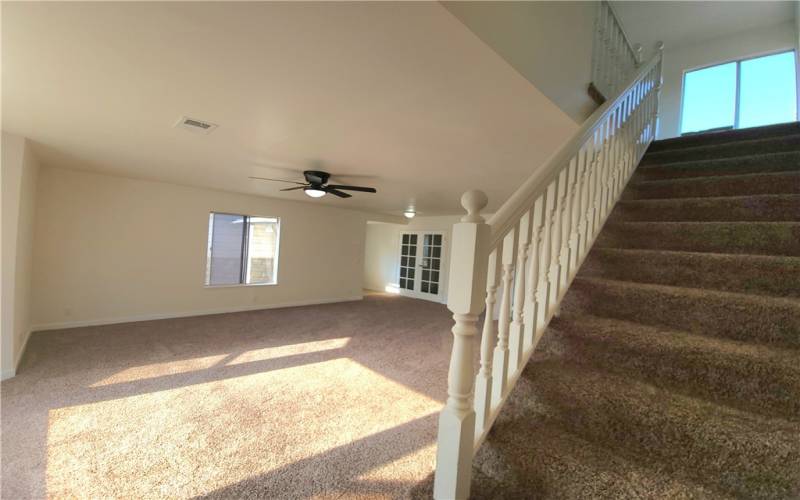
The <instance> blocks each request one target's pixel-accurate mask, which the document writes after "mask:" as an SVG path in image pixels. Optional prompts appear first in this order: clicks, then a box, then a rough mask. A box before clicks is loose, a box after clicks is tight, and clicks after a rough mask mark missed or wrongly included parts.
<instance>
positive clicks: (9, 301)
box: [0, 132, 39, 379]
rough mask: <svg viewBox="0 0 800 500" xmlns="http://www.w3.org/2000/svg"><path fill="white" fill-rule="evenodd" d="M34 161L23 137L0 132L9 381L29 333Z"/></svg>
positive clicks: (0, 356)
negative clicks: (0, 136)
mask: <svg viewBox="0 0 800 500" xmlns="http://www.w3.org/2000/svg"><path fill="white" fill-rule="evenodd" d="M38 175H39V163H38V161H37V159H36V157H35V156H34V154H33V152H32V150H31V147H30V145H29V143H28V141H26V140H25V138H24V137H20V136H18V135H14V134H10V133H7V132H3V133H2V169H1V173H0V184H2V197H1V199H2V202H1V204H2V258H1V260H2V269H1V270H0V273H1V276H2V280H1V281H2V289H0V318H1V319H0V360H1V361H0V363H1V364H2V367H1V368H0V372H2V378H3V379H6V378H8V377H11V376H13V375H14V374H15V372H16V367H17V364H18V363H19V360H20V357H21V356H22V353H23V351H24V348H25V344H26V342H27V341H28V336H29V335H30V331H31V280H32V269H33V239H34V224H35V213H36V188H37V179H38Z"/></svg>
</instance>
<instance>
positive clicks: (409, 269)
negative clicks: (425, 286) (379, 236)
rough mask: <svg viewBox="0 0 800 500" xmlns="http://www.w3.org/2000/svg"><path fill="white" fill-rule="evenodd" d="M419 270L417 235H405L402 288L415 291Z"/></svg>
mask: <svg viewBox="0 0 800 500" xmlns="http://www.w3.org/2000/svg"><path fill="white" fill-rule="evenodd" d="M416 268H417V235H416V234H404V235H403V237H402V242H401V246H400V288H402V289H404V290H413V289H414V280H415V279H416V276H415V274H416Z"/></svg>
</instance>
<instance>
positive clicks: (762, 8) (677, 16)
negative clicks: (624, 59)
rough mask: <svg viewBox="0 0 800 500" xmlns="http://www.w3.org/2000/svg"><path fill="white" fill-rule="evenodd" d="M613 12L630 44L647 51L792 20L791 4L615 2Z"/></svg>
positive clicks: (793, 12) (793, 8)
mask: <svg viewBox="0 0 800 500" xmlns="http://www.w3.org/2000/svg"><path fill="white" fill-rule="evenodd" d="M612 5H613V6H614V10H615V11H616V12H617V15H618V16H619V18H620V21H621V22H622V25H623V26H624V28H625V31H626V34H627V35H628V37H629V38H630V40H631V41H632V43H641V44H642V46H643V47H644V48H645V49H646V50H648V51H649V50H650V49H651V48H652V47H654V46H655V44H656V42H658V41H663V42H664V45H665V47H666V48H667V49H674V48H678V47H683V46H686V45H693V44H696V43H699V42H703V41H706V40H711V39H713V38H718V37H721V36H725V35H730V34H733V33H737V32H739V31H745V30H749V29H754V28H759V27H763V26H772V25H775V24H779V23H781V22H784V21H791V20H792V19H794V16H795V2H794V1H779V2H775V1H768V0H762V1H756V2H736V1H734V2H729V1H692V2H647V1H636V2H628V1H615V2H612Z"/></svg>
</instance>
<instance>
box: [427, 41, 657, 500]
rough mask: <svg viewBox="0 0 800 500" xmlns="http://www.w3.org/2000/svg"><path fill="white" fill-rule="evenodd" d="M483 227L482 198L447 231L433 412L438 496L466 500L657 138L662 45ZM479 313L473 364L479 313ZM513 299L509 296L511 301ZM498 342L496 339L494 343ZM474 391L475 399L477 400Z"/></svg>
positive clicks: (468, 198)
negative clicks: (446, 321)
mask: <svg viewBox="0 0 800 500" xmlns="http://www.w3.org/2000/svg"><path fill="white" fill-rule="evenodd" d="M657 49H658V50H657V53H656V55H655V56H654V57H653V59H652V60H650V61H649V62H648V63H647V64H645V65H644V66H642V67H641V68H639V69H638V71H637V72H636V75H635V76H634V77H633V78H632V79H631V80H630V82H628V84H627V85H626V87H625V90H624V91H623V92H621V93H620V94H619V95H618V96H616V97H615V98H614V99H613V100H609V101H608V102H606V103H605V104H604V105H603V106H601V107H600V108H599V109H598V110H597V111H595V112H594V113H593V114H592V116H591V117H590V118H589V119H588V120H587V121H586V123H584V124H583V125H582V126H581V127H580V128H579V129H578V130H577V131H576V132H575V134H574V135H573V136H572V138H571V139H570V140H569V141H567V143H566V144H564V145H563V146H562V147H561V148H560V149H559V150H558V151H557V152H556V153H554V154H553V155H552V156H551V157H550V159H548V160H547V162H545V164H544V166H543V167H542V168H539V169H538V170H537V171H536V172H534V173H533V175H531V176H530V177H529V178H528V179H527V180H526V181H525V182H524V183H523V184H522V186H520V188H519V189H517V191H516V192H515V193H514V194H513V195H512V196H511V197H510V198H509V199H508V200H507V201H506V202H505V203H504V204H503V205H502V206H501V207H500V209H499V210H498V211H497V212H496V213H495V214H494V215H493V216H492V218H491V219H490V220H489V222H488V223H487V222H486V221H485V220H484V219H483V217H482V216H481V213H480V212H481V210H482V209H483V208H484V207H485V206H486V205H487V203H488V199H487V197H486V195H485V194H484V193H483V192H481V191H477V190H476V191H469V192H467V193H464V195H463V196H462V198H461V204H462V205H463V207H464V209H465V210H466V212H467V214H466V215H465V216H464V217H462V218H461V222H459V223H458V224H455V225H454V226H453V232H452V237H451V249H452V250H451V255H450V281H449V290H450V292H449V294H448V295H449V296H448V301H447V307H448V309H450V311H451V312H452V313H453V320H454V326H453V329H452V331H453V350H452V353H451V357H450V369H449V371H448V378H447V395H448V397H447V402H446V403H445V406H444V408H443V409H442V412H441V414H440V415H439V435H438V448H437V454H436V477H435V481H434V497H435V498H437V499H448V500H449V499H462V498H464V499H465V498H467V497H468V496H469V489H470V481H471V470H472V460H473V455H474V452H475V450H477V449H478V447H479V446H480V445H481V443H482V442H483V440H484V439H485V438H486V435H487V434H488V432H489V430H490V429H491V427H492V425H493V423H494V421H495V419H496V418H497V415H498V414H499V412H500V411H501V410H502V407H503V405H504V404H505V401H506V399H507V397H508V395H509V394H510V392H511V390H512V389H513V387H514V384H515V383H516V381H517V380H518V378H519V377H520V375H521V374H522V371H523V370H524V368H525V365H526V364H527V362H528V361H529V360H530V357H531V356H532V354H533V351H534V349H535V348H536V345H537V343H538V342H539V339H540V338H541V336H542V334H543V333H544V330H545V328H546V327H547V325H548V323H549V322H550V319H551V318H552V317H553V316H554V315H555V314H556V313H557V311H558V308H559V305H560V303H561V300H562V299H563V297H564V295H565V293H566V291H567V289H568V287H569V286H570V284H571V283H572V280H573V279H574V278H575V275H576V274H577V272H578V269H579V268H580V266H581V264H582V263H583V261H584V259H585V258H586V255H587V254H588V252H589V250H590V248H591V246H592V244H593V243H594V239H595V238H596V236H597V235H598V233H599V232H600V230H601V229H602V227H603V225H604V224H605V221H606V220H607V218H608V216H609V214H610V213H611V210H612V209H613V208H614V205H615V204H616V202H617V200H618V199H619V197H620V195H621V194H622V191H623V189H624V188H625V185H626V183H627V181H628V179H629V178H630V176H631V175H632V174H633V171H634V170H635V168H636V166H637V165H638V163H639V161H640V159H641V157H642V155H643V154H644V152H645V150H646V149H647V147H648V145H649V144H650V142H651V141H652V140H653V139H654V137H655V132H656V127H657V115H658V94H659V89H660V87H661V57H662V49H663V45H662V44H659V45H658V47H657ZM498 292H499V294H500V297H499V304H500V307H499V310H498V312H497V315H496V318H497V323H498V327H497V330H496V331H495V326H494V321H493V320H494V318H495V314H494V311H493V310H492V309H488V310H487V311H486V315H485V318H486V319H484V324H483V329H482V330H483V338H482V339H481V343H480V369H479V370H477V371H476V367H475V347H476V342H475V337H476V336H477V335H478V334H479V331H478V320H479V314H480V313H481V311H483V310H484V308H486V307H487V306H488V307H490V308H493V307H494V305H495V304H496V303H497V302H498V297H497V296H496V295H497V293H498ZM512 294H513V295H512ZM495 336H496V338H497V342H496V343H495ZM475 391H479V392H478V393H475Z"/></svg>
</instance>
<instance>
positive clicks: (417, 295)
mask: <svg viewBox="0 0 800 500" xmlns="http://www.w3.org/2000/svg"><path fill="white" fill-rule="evenodd" d="M404 234H416V235H417V242H418V243H417V253H418V254H420V253H421V252H422V245H423V241H424V235H426V234H435V235H440V236H441V237H442V250H441V254H440V255H441V256H440V257H439V291H438V293H436V294H435V295H434V294H432V293H428V292H421V291H417V290H416V289H417V288H419V283H420V280H421V279H422V270H421V268H419V267H417V268H416V270H415V272H414V275H415V278H414V288H415V289H414V290H407V289H405V288H400V259H401V258H402V255H403V235H404ZM447 248H448V247H447V231H440V230H430V231H424V230H421V231H400V236H399V237H398V239H397V260H396V270H395V276H394V277H395V280H396V282H397V289H398V290H399V294H400V295H402V296H404V297H411V298H413V299H421V300H429V301H431V302H440V303H443V302H444V297H445V295H444V286H442V282H443V281H444V280H445V279H446V278H447V272H446V271H445V270H446V266H447V258H448V252H447ZM417 258H419V257H417ZM417 273H419V274H418V275H417Z"/></svg>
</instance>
